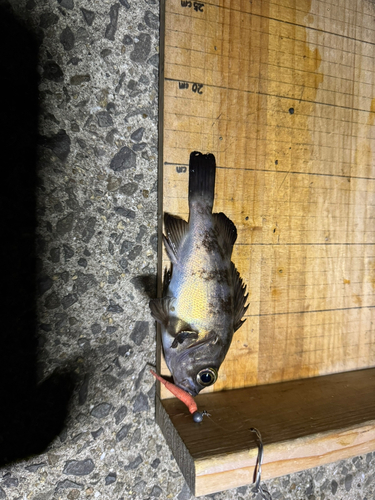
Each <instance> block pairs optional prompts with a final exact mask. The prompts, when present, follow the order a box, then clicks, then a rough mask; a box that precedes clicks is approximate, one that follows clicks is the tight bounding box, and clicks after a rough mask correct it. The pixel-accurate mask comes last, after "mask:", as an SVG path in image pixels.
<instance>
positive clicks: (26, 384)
mask: <svg viewBox="0 0 375 500" xmlns="http://www.w3.org/2000/svg"><path fill="white" fill-rule="evenodd" d="M37 51H38V47H37V44H36V42H35V40H34V38H33V36H32V35H31V34H30V33H29V32H28V31H27V29H26V28H25V27H24V26H22V25H21V24H20V23H19V22H18V21H17V20H16V19H15V18H14V16H13V15H12V13H11V12H10V11H9V9H6V8H5V7H4V6H0V64H1V94H0V95H1V113H0V154H1V182H0V202H1V206H0V208H1V218H0V220H1V225H0V234H1V245H0V248H1V254H0V255H1V260H0V262H1V269H2V270H1V274H0V276H1V298H0V304H1V306H0V307H1V334H0V465H4V464H6V463H8V462H10V461H14V460H17V459H21V458H25V457H27V456H30V455H33V454H38V453H40V452H42V451H43V450H44V449H45V448H46V447H47V446H48V444H49V443H50V442H51V440H52V439H53V438H54V437H55V436H56V435H57V434H58V433H60V432H61V430H62V428H63V425H64V421H65V418H66V415H67V407H68V404H69V400H70V397H71V394H72V391H73V389H74V382H73V379H72V377H71V375H70V373H69V372H66V373H61V374H58V373H54V374H53V375H52V376H51V377H50V378H49V379H48V380H45V381H44V382H43V383H42V384H40V385H38V384H37V348H38V346H37V338H36V289H35V282H36V272H37V269H36V261H37V255H36V251H35V239H36V236H35V230H36V217H35V208H36V200H35V190H36V179H37V178H36V145H37V121H38V87H37V85H38V76H37Z"/></svg>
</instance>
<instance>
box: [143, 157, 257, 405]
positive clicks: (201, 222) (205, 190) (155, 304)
mask: <svg viewBox="0 0 375 500" xmlns="http://www.w3.org/2000/svg"><path fill="white" fill-rule="evenodd" d="M215 173H216V164H215V157H214V156H213V155H212V154H209V155H203V154H201V153H198V152H193V153H191V155H190V166H189V221H188V222H186V221H184V220H183V219H180V218H177V217H173V216H171V215H169V214H165V217H164V226H165V232H166V235H165V236H164V244H165V248H166V251H167V254H168V257H169V258H170V260H171V269H170V270H169V271H166V272H165V274H164V286H163V297H162V298H161V299H153V300H151V301H150V309H151V313H152V315H153V317H154V318H155V319H156V320H157V321H158V322H159V323H160V324H161V332H162V342H163V350H164V355H165V360H166V363H167V366H168V368H169V370H170V371H171V374H172V376H173V379H174V383H175V384H176V385H177V386H179V387H181V388H182V389H184V390H186V391H188V392H189V393H190V394H192V395H193V396H195V395H197V394H198V393H199V392H200V391H201V390H202V389H203V388H204V387H207V386H209V385H212V384H213V383H215V382H216V380H217V375H218V370H219V368H220V365H221V363H222V362H223V360H224V358H225V356H226V353H227V351H228V349H229V346H230V344H231V342H232V338H233V333H234V332H235V331H236V330H237V329H238V328H239V327H240V326H241V325H242V323H243V320H242V317H243V315H244V314H245V312H246V310H247V307H248V306H245V303H246V299H247V295H245V290H246V287H245V286H244V285H243V283H242V279H241V278H240V276H239V273H238V272H237V270H236V268H235V266H234V264H233V263H232V262H231V255H232V249H233V245H234V243H235V241H236V238H237V230H236V227H235V225H234V224H233V222H232V221H231V220H230V219H228V217H226V215H224V214H223V213H217V214H214V213H212V207H213V201H214V188H215Z"/></svg>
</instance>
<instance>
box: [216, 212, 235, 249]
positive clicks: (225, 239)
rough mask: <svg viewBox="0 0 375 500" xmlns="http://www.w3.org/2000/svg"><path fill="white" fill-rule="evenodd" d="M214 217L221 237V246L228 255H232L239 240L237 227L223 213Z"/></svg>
mask: <svg viewBox="0 0 375 500" xmlns="http://www.w3.org/2000/svg"><path fill="white" fill-rule="evenodd" d="M212 215H213V218H214V221H215V226H216V228H217V233H218V235H219V243H220V246H221V247H222V249H223V250H224V251H225V252H226V253H229V255H232V250H233V245H234V243H235V241H236V239H237V229H236V226H235V225H234V224H233V222H232V221H231V220H230V219H229V217H227V216H226V215H225V214H223V212H220V213H218V214H212Z"/></svg>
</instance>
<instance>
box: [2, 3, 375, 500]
mask: <svg viewBox="0 0 375 500" xmlns="http://www.w3.org/2000/svg"><path fill="white" fill-rule="evenodd" d="M0 9H1V12H0V15H1V30H0V31H1V33H0V38H1V41H2V43H1V47H0V50H1V51H2V65H1V72H2V80H3V82H4V80H6V82H7V89H6V91H5V92H4V91H3V92H2V93H1V94H0V95H1V101H2V115H3V119H2V129H1V136H2V143H1V151H2V153H3V154H2V158H3V162H2V163H3V169H2V171H3V173H2V175H3V187H2V193H3V199H4V200H5V201H4V206H3V210H2V214H3V217H4V219H5V222H6V225H5V227H6V231H7V232H5V233H3V243H2V245H3V250H2V251H3V254H2V257H3V259H2V262H3V266H4V272H3V275H4V276H5V285H6V286H5V287H4V289H5V292H6V295H7V299H6V301H5V299H3V300H4V303H3V305H4V314H3V316H4V318H5V319H4V321H5V323H4V325H5V326H6V328H4V335H5V336H4V337H3V345H2V354H1V356H2V357H1V360H2V366H1V368H0V370H1V371H0V374H1V376H2V378H3V380H2V383H1V385H2V389H1V391H0V401H1V409H0V411H1V413H2V416H1V417H0V424H1V427H0V455H1V460H0V463H1V469H0V499H3V498H4V499H31V500H50V499H60V498H61V499H65V498H68V499H69V500H73V499H78V498H80V499H91V498H101V499H116V500H120V499H127V498H135V499H148V498H161V499H167V498H171V499H172V498H176V499H178V500H188V499H190V498H193V497H192V496H191V494H190V492H189V490H188V488H187V486H186V484H185V482H184V479H183V477H182V475H181V473H180V471H179V469H178V467H177V465H176V463H175V461H174V459H173V457H172V456H171V453H170V451H169V449H168V448H167V446H166V444H165V442H164V439H163V436H162V435H161V433H160V431H159V429H158V427H157V426H156V425H155V422H154V396H155V388H154V380H153V379H152V378H151V376H150V374H149V371H148V364H154V363H155V330H154V324H153V321H152V319H151V317H150V314H149V310H148V300H149V295H151V296H153V295H154V294H155V275H156V244H157V239H156V226H157V158H158V149H157V140H158V130H157V114H158V81H157V77H158V44H159V19H158V17H159V4H158V3H157V1H156V0H137V1H136V0H118V1H116V0H96V1H95V0H9V1H4V0H2V1H0ZM27 30H28V31H29V33H27ZM36 64H37V67H36V68H35V65H36ZM35 69H36V70H37V74H38V75H39V76H38V77H36V76H35ZM36 99H38V102H37V101H36ZM37 106H38V113H39V121H38V123H37V122H36V120H35V116H36V110H37ZM4 117H5V118H4ZM36 142H37V150H36V149H35V147H34V145H35V144H36ZM5 160H6V161H5ZM35 173H36V174H35ZM34 193H36V194H35V196H34ZM35 211H36V214H37V220H35V218H34V216H33V214H34V212H35ZM4 214H5V216H4ZM35 227H36V230H35ZM34 244H35V245H36V256H34V254H33V248H34ZM34 257H36V264H37V265H36V268H34V267H33V262H34ZM35 276H36V277H37V284H38V287H37V292H36V293H35V296H34V288H33V283H34V281H33V280H34V278H35ZM34 326H35V329H36V331H37V334H38V335H37V337H36V338H34V337H33V329H34ZM4 339H5V340H4ZM37 381H42V383H41V385H37ZM374 480H375V453H373V454H371V453H369V454H368V455H366V456H360V457H356V458H354V459H352V460H345V461H342V462H339V463H335V464H332V465H330V466H328V467H319V468H317V469H313V470H309V471H306V472H302V473H299V474H294V475H291V476H286V477H283V478H280V479H276V480H273V481H269V482H268V483H267V486H268V488H269V490H270V491H271V493H272V498H273V499H274V500H280V499H290V500H292V499H293V500H294V499H309V500H323V499H347V500H354V499H362V500H365V499H367V500H370V499H374V498H375V486H374ZM206 498H215V499H245V498H246V499H249V498H256V499H258V500H259V499H260V496H259V495H257V494H255V493H252V488H251V486H249V487H244V488H238V489H237V490H230V491H227V492H224V493H219V494H216V495H210V496H209V497H206Z"/></svg>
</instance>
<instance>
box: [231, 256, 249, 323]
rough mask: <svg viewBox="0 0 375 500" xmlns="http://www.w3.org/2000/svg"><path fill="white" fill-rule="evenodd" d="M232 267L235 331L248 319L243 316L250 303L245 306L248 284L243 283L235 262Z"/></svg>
mask: <svg viewBox="0 0 375 500" xmlns="http://www.w3.org/2000/svg"><path fill="white" fill-rule="evenodd" d="M231 269H232V277H233V332H235V331H236V330H238V329H239V328H240V326H241V325H242V324H243V323H244V322H245V321H246V320H243V319H242V317H243V315H244V314H245V313H246V311H247V308H248V307H249V304H248V305H247V306H245V304H246V301H247V297H248V296H249V294H248V293H247V294H246V295H245V293H246V285H244V284H243V281H242V278H241V277H240V273H239V272H238V271H237V269H236V267H235V265H234V264H233V262H231Z"/></svg>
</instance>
